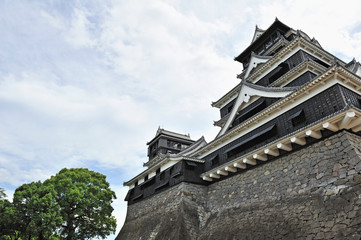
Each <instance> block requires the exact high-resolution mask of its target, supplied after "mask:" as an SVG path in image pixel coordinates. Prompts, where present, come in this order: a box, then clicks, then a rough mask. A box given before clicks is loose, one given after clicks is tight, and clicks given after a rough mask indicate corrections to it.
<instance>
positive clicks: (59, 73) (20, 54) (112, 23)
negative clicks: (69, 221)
mask: <svg viewBox="0 0 361 240" xmlns="http://www.w3.org/2000/svg"><path fill="white" fill-rule="evenodd" d="M342 3H343V5H341V4H340V2H339V1H330V0H328V1H326V0H325V1H316V0H312V1H309V0H302V1H294V0H274V1H269V0H267V1H244V0H238V1H236V0H229V1H216V0H207V1H205V0H199V1H185V0H169V1H160V0H152V1H138V0H134V1H110V0H97V1H96V0H84V1H80V0H79V1H77V0H74V1H73V0H69V1H62V0H51V1H50V0H49V1H43V0H31V1H29V0H27V1H25V0H23V1H22V0H0V33H1V35H0V187H1V188H4V189H5V190H6V193H7V195H8V196H9V198H10V199H11V198H12V194H13V192H14V190H15V189H16V188H17V187H19V186H20V185H22V184H24V183H30V182H33V181H39V180H40V181H44V180H45V179H48V178H49V177H50V176H52V175H55V174H56V173H57V172H59V171H60V170H61V169H62V168H88V169H90V170H93V171H97V172H100V173H102V174H104V175H106V176H107V181H108V182H109V183H110V187H111V188H112V189H113V190H114V191H115V192H116V195H117V200H115V201H114V203H113V207H114V209H115V210H114V212H113V215H114V216H115V217H116V218H117V220H118V227H117V232H119V230H120V228H121V226H122V225H123V222H124V219H125V216H126V202H124V197H125V194H126V192H127V188H125V187H123V182H125V181H128V180H129V179H131V178H132V177H134V176H135V175H137V174H139V173H140V172H141V171H142V170H144V168H143V163H144V162H146V161H147V145H146V143H147V141H149V140H151V139H152V138H153V137H154V136H155V133H156V131H157V129H158V127H161V128H164V129H167V130H170V131H175V132H179V133H183V134H188V133H189V134H190V136H191V138H192V139H194V140H197V139H199V138H200V137H202V136H204V137H205V138H206V140H207V141H208V142H209V141H211V140H212V139H214V137H215V136H216V134H217V133H218V131H219V130H220V129H219V128H218V127H215V126H213V121H215V120H218V119H219V111H218V109H216V108H212V107H211V105H210V104H211V102H212V101H216V100H218V99H219V98H220V97H222V96H223V95H224V94H225V93H226V92H227V91H228V90H230V89H231V88H232V87H234V86H235V85H236V84H238V83H239V79H237V78H236V75H237V74H239V73H241V72H242V66H241V64H240V63H238V62H235V61H234V60H233V59H234V57H236V56H237V55H238V54H240V53H241V52H242V51H243V50H244V49H245V48H246V47H247V46H248V45H249V44H250V42H251V39H252V37H253V33H254V29H255V26H256V24H257V25H258V27H260V28H262V29H266V28H267V27H268V26H270V25H271V24H272V23H273V21H274V20H275V18H276V17H277V18H278V19H279V20H280V21H282V22H283V23H284V24H286V25H288V26H290V27H292V28H293V29H296V30H297V29H301V30H302V31H304V32H306V33H307V34H308V35H309V36H310V37H311V38H312V37H315V38H316V39H317V40H318V41H319V43H320V44H321V45H322V47H323V48H324V49H326V50H327V51H328V52H330V53H332V54H334V55H335V56H337V57H339V58H341V59H342V60H344V61H345V62H349V61H351V60H352V58H354V57H355V58H356V60H360V61H361V18H360V12H361V4H359V2H358V1H357V0H356V1H351V0H350V1H348V0H346V1H344V2H342ZM114 237H115V236H114V235H111V236H109V237H108V239H114Z"/></svg>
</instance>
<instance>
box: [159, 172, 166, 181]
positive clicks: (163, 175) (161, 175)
mask: <svg viewBox="0 0 361 240" xmlns="http://www.w3.org/2000/svg"><path fill="white" fill-rule="evenodd" d="M164 177H165V172H162V173H161V174H160V176H159V179H160V180H164Z"/></svg>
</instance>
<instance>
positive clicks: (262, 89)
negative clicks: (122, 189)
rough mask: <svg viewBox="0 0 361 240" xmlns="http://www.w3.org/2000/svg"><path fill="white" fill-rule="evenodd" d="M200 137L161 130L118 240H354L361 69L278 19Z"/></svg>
mask: <svg viewBox="0 0 361 240" xmlns="http://www.w3.org/2000/svg"><path fill="white" fill-rule="evenodd" d="M235 61H238V62H240V63H242V65H243V71H242V73H240V74H239V75H238V76H237V77H238V78H239V80H240V82H239V84H238V85H236V86H235V87H234V88H233V89H231V90H230V91H229V92H227V93H226V94H225V95H224V96H223V97H221V98H220V99H218V100H217V101H215V102H213V103H212V106H213V107H216V108H219V109H220V119H219V120H217V121H215V122H214V125H215V126H218V127H220V131H219V133H218V135H217V136H216V138H215V139H214V140H212V141H211V142H209V143H207V142H206V141H205V139H204V138H203V137H202V138H200V139H198V140H192V139H191V138H190V136H189V135H182V134H178V133H174V132H171V131H167V130H164V129H161V128H159V129H158V131H157V133H156V135H155V137H154V138H153V139H152V140H151V141H150V142H148V143H147V145H148V157H149V161H148V162H146V163H144V166H145V167H146V170H144V171H143V172H142V173H140V174H138V175H137V176H135V177H134V178H132V179H130V180H129V181H127V182H125V183H124V185H125V186H129V191H128V194H127V196H126V198H125V200H126V201H127V202H128V212H127V218H126V221H125V224H124V226H123V228H122V230H121V231H120V233H119V234H118V236H117V239H360V238H361V137H360V131H361V66H360V63H359V62H357V61H356V60H352V61H351V62H349V63H345V62H343V61H342V60H340V59H338V58H337V57H335V56H333V55H332V54H330V53H329V52H327V51H326V50H324V49H323V48H322V46H321V45H320V43H319V42H318V41H317V40H316V39H315V38H310V37H309V36H308V35H307V34H306V33H304V32H302V31H300V30H294V29H292V28H290V27H288V26H287V25H285V24H283V23H282V22H281V21H279V20H278V19H276V20H275V21H274V22H273V24H272V25H271V26H270V27H268V28H267V29H266V30H262V29H260V28H258V27H256V29H255V32H254V35H253V38H252V41H251V43H250V45H249V46H248V47H247V48H246V49H245V50H244V51H243V52H242V53H241V54H239V55H238V56H237V57H236V58H235Z"/></svg>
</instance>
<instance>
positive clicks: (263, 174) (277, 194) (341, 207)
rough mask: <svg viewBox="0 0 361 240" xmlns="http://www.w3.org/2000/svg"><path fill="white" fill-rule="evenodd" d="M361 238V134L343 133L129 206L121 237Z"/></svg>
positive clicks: (174, 188) (175, 188) (180, 186)
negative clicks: (216, 179) (230, 174)
mask: <svg viewBox="0 0 361 240" xmlns="http://www.w3.org/2000/svg"><path fill="white" fill-rule="evenodd" d="M360 238H361V138H360V137H359V136H356V135H354V134H352V133H348V132H345V131H344V132H341V133H338V134H336V135H334V136H332V137H330V138H328V139H325V140H323V141H320V142H318V143H315V144H313V145H311V146H308V147H306V148H303V149H301V150H299V151H297V152H294V153H291V154H289V155H288V156H285V157H281V158H279V159H276V160H274V161H270V162H267V163H266V164H263V165H259V166H257V167H256V168H254V169H251V170H249V171H246V172H243V173H241V174H238V175H235V176H233V177H230V178H227V179H225V180H223V181H219V182H216V183H213V184H211V185H209V186H200V185H195V184H189V183H181V184H179V185H177V186H175V187H173V188H171V189H168V190H166V191H164V192H162V193H160V194H157V195H154V196H152V197H150V198H148V199H145V200H143V201H140V202H138V203H135V204H132V205H130V206H128V213H127V218H126V221H125V224H124V226H123V228H122V230H121V231H120V233H119V235H118V236H117V238H116V239H117V240H120V239H137V240H138V239H147V240H148V239H182V240H184V239H252V240H253V239H357V240H359V239H360Z"/></svg>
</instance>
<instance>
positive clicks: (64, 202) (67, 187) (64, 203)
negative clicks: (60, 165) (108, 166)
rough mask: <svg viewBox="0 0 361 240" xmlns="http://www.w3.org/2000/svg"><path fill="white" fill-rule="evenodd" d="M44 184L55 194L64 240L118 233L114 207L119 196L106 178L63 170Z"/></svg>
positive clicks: (89, 172)
mask: <svg viewBox="0 0 361 240" xmlns="http://www.w3.org/2000/svg"><path fill="white" fill-rule="evenodd" d="M44 184H45V185H50V186H54V189H55V191H56V201H57V203H58V205H59V206H60V212H61V216H62V218H63V224H62V227H61V229H60V235H61V236H62V237H63V238H64V239H66V240H74V239H79V240H80V239H93V238H96V237H101V238H105V237H106V236H107V235H109V234H111V233H114V232H115V228H116V220H115V218H114V217H113V216H112V212H113V207H112V206H111V203H112V202H113V199H116V196H115V193H114V192H113V191H112V190H111V189H110V188H109V183H108V182H107V181H106V177H105V176H104V175H102V174H100V173H97V172H93V171H90V170H88V169H84V168H74V169H66V168H64V169H62V170H61V171H60V172H59V173H58V174H57V175H55V176H52V177H51V178H50V179H49V180H46V181H45V182H44Z"/></svg>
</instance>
